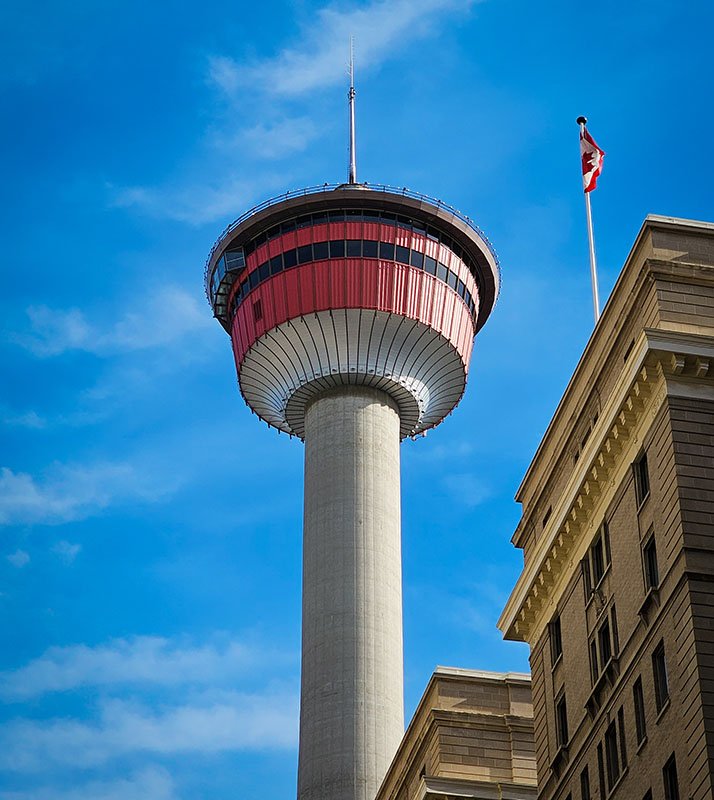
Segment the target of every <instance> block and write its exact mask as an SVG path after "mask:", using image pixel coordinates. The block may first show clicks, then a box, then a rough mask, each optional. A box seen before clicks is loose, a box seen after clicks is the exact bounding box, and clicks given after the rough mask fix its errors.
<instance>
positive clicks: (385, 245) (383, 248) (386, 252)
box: [379, 242, 394, 261]
mask: <svg viewBox="0 0 714 800" xmlns="http://www.w3.org/2000/svg"><path fill="white" fill-rule="evenodd" d="M379 257H380V258H384V259H386V260H387V261H394V245H393V244H390V243H389V242H380V243H379Z"/></svg>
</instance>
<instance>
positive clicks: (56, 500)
mask: <svg viewBox="0 0 714 800" xmlns="http://www.w3.org/2000/svg"><path fill="white" fill-rule="evenodd" d="M174 488H175V487H174V486H169V485H168V484H167V485H159V483H158V482H157V480H156V479H148V478H147V476H145V475H141V474H139V473H138V472H137V471H136V470H135V469H134V467H132V466H130V465H129V464H111V463H100V464H94V465H91V466H77V465H67V464H54V465H53V466H51V467H50V468H49V469H48V470H47V473H46V474H45V476H44V478H43V479H42V480H36V479H35V478H34V477H33V476H31V475H28V474H27V473H23V472H17V473H16V472H13V471H12V470H11V469H8V468H7V467H2V468H0V525H11V524H33V523H45V524H57V523H62V522H69V521H71V520H78V519H85V518H86V517H89V516H91V515H92V514H94V513H96V512H97V511H101V510H102V509H104V508H107V507H108V506H110V505H112V504H114V503H117V502H122V501H126V500H132V499H138V500H142V501H145V502H148V501H155V500H158V499H160V498H161V497H163V496H165V495H166V494H168V493H169V492H171V491H172V490H173V489H174Z"/></svg>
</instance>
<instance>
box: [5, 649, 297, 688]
mask: <svg viewBox="0 0 714 800" xmlns="http://www.w3.org/2000/svg"><path fill="white" fill-rule="evenodd" d="M285 658H286V655H285V654H282V653H275V652H272V651H271V652H267V651H264V650H262V649H259V648H257V647H255V646H250V645H246V644H243V643H241V642H238V641H235V640H226V641H222V642H216V643H212V644H203V645H196V644H192V643H190V642H187V641H183V640H181V641H176V640H171V639H166V638H163V637H158V636H137V637H134V638H131V639H113V640H112V641H110V642H108V643H106V644H101V645H97V646H96V647H88V646H87V645H81V644H80V645H70V646H67V647H51V648H50V649H49V650H47V651H46V652H45V653H44V654H43V655H42V656H40V657H39V658H37V659H35V660H34V661H31V662H30V663H29V664H26V665H25V666H23V667H20V668H19V669H16V670H10V671H6V672H2V673H0V697H1V698H2V699H4V700H6V701H8V700H12V701H16V700H22V699H26V698H29V697H36V696H39V695H43V694H47V693H49V692H63V691H68V690H71V689H77V688H85V687H109V686H112V687H117V686H122V687H126V686H130V685H142V686H151V685H160V686H162V687H168V686H178V685H210V686H218V685H221V684H224V683H225V682H230V681H235V679H236V676H237V675H239V674H240V673H241V672H242V671H244V670H245V669H246V668H247V667H256V666H258V665H260V664H264V663H266V662H269V663H272V664H279V663H284V661H285Z"/></svg>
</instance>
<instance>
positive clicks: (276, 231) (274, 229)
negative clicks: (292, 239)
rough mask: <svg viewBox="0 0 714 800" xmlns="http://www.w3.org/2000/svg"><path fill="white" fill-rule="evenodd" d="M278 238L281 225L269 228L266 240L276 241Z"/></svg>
mask: <svg viewBox="0 0 714 800" xmlns="http://www.w3.org/2000/svg"><path fill="white" fill-rule="evenodd" d="M276 236H280V225H273V227H272V228H268V230H267V231H266V232H265V238H266V240H267V241H270V240H271V239H275V237H276Z"/></svg>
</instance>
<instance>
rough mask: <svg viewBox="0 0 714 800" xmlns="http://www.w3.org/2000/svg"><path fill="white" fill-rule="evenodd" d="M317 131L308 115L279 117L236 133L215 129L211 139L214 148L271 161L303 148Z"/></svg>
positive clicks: (317, 134) (233, 200) (317, 127)
mask: <svg viewBox="0 0 714 800" xmlns="http://www.w3.org/2000/svg"><path fill="white" fill-rule="evenodd" d="M320 133H321V130H320V128H319V126H318V125H317V124H316V122H315V120H312V119H309V118H308V117H281V118H280V119H277V120H275V121H273V122H265V121H261V122H259V123H258V124H257V125H254V126H253V127H250V128H245V129H242V130H239V131H238V132H235V131H231V132H230V133H226V132H217V133H215V134H214V135H213V137H212V141H213V143H214V144H215V146H216V147H217V148H219V149H220V150H223V151H224V152H227V153H231V154H235V153H238V152H241V153H243V154H245V155H250V156H252V157H255V158H262V159H268V160H272V159H279V158H285V157H287V156H290V155H294V154H295V153H298V152H300V151H302V150H304V149H305V148H306V147H307V146H308V145H309V144H310V143H311V142H312V141H313V140H314V139H316V138H317V137H318V136H319V135H320ZM232 202H233V203H235V197H232ZM234 208H235V206H234Z"/></svg>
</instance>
